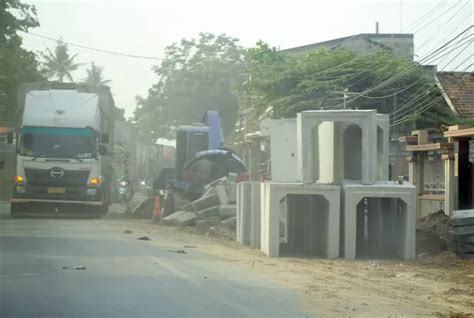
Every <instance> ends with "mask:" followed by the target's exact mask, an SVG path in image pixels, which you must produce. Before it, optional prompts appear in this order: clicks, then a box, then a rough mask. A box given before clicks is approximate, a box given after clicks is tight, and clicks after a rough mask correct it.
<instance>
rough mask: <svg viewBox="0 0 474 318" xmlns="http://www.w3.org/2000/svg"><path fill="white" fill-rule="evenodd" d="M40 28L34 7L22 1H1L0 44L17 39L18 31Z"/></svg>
mask: <svg viewBox="0 0 474 318" xmlns="http://www.w3.org/2000/svg"><path fill="white" fill-rule="evenodd" d="M37 26H39V23H38V19H37V17H36V9H35V7H34V6H32V5H29V4H25V3H22V2H21V1H20V0H2V1H0V42H1V43H6V42H8V41H10V40H12V39H13V38H15V37H17V32H18V31H28V29H29V28H34V27H37Z"/></svg>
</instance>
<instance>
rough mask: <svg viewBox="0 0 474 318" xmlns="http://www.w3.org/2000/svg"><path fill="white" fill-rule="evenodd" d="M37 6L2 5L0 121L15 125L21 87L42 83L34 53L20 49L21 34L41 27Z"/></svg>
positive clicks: (6, 0)
mask: <svg viewBox="0 0 474 318" xmlns="http://www.w3.org/2000/svg"><path fill="white" fill-rule="evenodd" d="M38 25H39V24H38V21H37V19H36V11H35V8H34V6H31V5H27V4H23V3H21V2H20V1H18V0H3V1H0V121H12V120H13V117H14V116H13V115H14V113H15V107H16V90H17V87H18V85H19V84H20V83H23V82H32V81H39V80H42V79H43V76H42V74H41V73H40V71H39V63H38V61H37V59H36V56H35V54H34V53H33V52H30V51H27V50H25V49H23V48H22V47H21V45H22V40H21V37H20V36H18V35H17V32H18V31H27V30H28V29H29V28H32V27H36V26H38Z"/></svg>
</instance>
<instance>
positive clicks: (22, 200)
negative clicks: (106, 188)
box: [10, 198, 104, 206]
mask: <svg viewBox="0 0 474 318" xmlns="http://www.w3.org/2000/svg"><path fill="white" fill-rule="evenodd" d="M30 202H43V203H67V204H82V205H93V206H102V205H104V202H101V201H70V200H48V199H18V198H11V199H10V203H30Z"/></svg>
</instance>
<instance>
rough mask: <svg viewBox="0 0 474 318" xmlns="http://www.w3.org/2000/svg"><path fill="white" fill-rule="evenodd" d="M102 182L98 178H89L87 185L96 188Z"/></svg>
mask: <svg viewBox="0 0 474 318" xmlns="http://www.w3.org/2000/svg"><path fill="white" fill-rule="evenodd" d="M101 182H102V180H101V178H100V177H95V178H91V179H90V180H89V184H90V185H93V186H98V185H99V184H100V183H101Z"/></svg>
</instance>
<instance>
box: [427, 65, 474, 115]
mask: <svg viewBox="0 0 474 318" xmlns="http://www.w3.org/2000/svg"><path fill="white" fill-rule="evenodd" d="M436 76H437V78H438V80H439V82H440V83H441V85H442V86H443V89H444V90H445V92H446V95H448V98H449V100H450V102H451V103H452V104H453V106H454V108H456V110H457V112H458V113H459V115H460V116H461V117H464V118H472V119H474V73H472V72H438V73H437V74H436ZM447 102H448V103H449V101H447Z"/></svg>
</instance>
